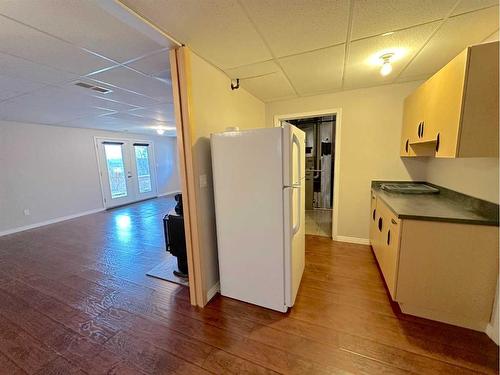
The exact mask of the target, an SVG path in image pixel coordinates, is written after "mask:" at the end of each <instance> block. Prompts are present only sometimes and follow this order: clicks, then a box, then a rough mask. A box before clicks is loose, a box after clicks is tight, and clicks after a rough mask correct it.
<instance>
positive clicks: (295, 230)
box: [292, 184, 302, 236]
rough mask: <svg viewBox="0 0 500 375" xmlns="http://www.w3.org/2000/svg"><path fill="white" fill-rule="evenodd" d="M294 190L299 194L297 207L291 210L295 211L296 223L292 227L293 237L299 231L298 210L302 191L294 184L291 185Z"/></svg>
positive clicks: (299, 219) (299, 215)
mask: <svg viewBox="0 0 500 375" xmlns="http://www.w3.org/2000/svg"><path fill="white" fill-rule="evenodd" d="M293 188H294V189H297V190H298V192H299V201H298V207H295V208H293V210H294V211H295V212H294V214H296V215H297V223H296V224H295V225H293V226H292V236H295V234H296V233H297V232H298V231H299V229H300V226H301V222H300V221H301V216H302V215H301V214H300V208H301V207H302V189H301V186H300V184H294V185H293ZM292 204H293V197H292Z"/></svg>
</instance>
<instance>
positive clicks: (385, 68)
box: [380, 53, 394, 77]
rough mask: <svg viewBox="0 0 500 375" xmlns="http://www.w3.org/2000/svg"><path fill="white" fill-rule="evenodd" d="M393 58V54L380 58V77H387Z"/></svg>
mask: <svg viewBox="0 0 500 375" xmlns="http://www.w3.org/2000/svg"><path fill="white" fill-rule="evenodd" d="M393 56H394V53H386V54H384V55H382V56H380V60H382V67H381V68H380V74H381V75H382V76H384V77H385V76H387V75H389V74H391V72H392V64H391V59H392V57H393Z"/></svg>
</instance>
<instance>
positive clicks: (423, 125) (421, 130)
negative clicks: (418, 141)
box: [420, 121, 425, 138]
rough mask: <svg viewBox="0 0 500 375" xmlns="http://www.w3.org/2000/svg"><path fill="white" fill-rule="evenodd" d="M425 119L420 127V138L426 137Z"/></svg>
mask: <svg viewBox="0 0 500 375" xmlns="http://www.w3.org/2000/svg"><path fill="white" fill-rule="evenodd" d="M424 128H425V121H422V128H421V129H420V138H423V137H424Z"/></svg>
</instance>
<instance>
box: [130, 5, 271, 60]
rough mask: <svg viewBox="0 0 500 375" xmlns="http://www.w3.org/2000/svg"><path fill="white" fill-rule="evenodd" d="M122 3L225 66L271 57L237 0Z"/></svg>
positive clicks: (199, 52)
mask: <svg viewBox="0 0 500 375" xmlns="http://www.w3.org/2000/svg"><path fill="white" fill-rule="evenodd" d="M122 3H123V4H125V5H126V6H128V7H129V8H130V9H132V10H134V11H135V12H137V13H138V14H140V15H141V16H143V17H145V18H146V19H148V20H149V21H150V22H152V23H153V24H154V25H156V26H157V27H158V28H160V29H161V30H163V31H164V32H166V33H167V34H169V35H171V36H173V37H174V38H175V39H176V40H178V41H179V42H181V43H184V44H186V45H188V46H190V48H191V49H192V50H193V51H194V52H196V53H198V54H199V55H200V56H203V57H204V58H205V59H207V60H209V61H210V62H212V63H214V64H215V65H216V66H218V67H219V68H221V69H226V68H231V67H235V66H240V65H245V64H251V63H255V62H259V61H265V60H269V59H271V55H270V53H269V51H268V49H267V47H266V45H265V44H264V42H263V41H262V39H261V38H260V36H259V34H258V33H257V31H256V30H255V28H254V27H253V25H252V24H251V22H250V20H249V19H248V17H247V16H246V14H245V12H244V11H243V9H242V8H241V7H240V6H239V5H238V2H237V1H236V0H204V1H199V0H184V1H178V0H156V1H150V0H122ZM163 10H164V11H163Z"/></svg>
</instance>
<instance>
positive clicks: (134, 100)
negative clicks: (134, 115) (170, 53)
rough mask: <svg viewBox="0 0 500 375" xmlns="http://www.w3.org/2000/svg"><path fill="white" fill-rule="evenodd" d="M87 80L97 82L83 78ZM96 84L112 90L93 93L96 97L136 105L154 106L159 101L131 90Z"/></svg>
mask: <svg viewBox="0 0 500 375" xmlns="http://www.w3.org/2000/svg"><path fill="white" fill-rule="evenodd" d="M87 81H90V82H92V83H94V84H95V83H97V82H95V81H92V80H85V82H87ZM98 84H99V86H102V87H105V88H109V89H111V90H112V91H111V92H110V93H108V94H95V96H96V97H100V98H104V99H111V100H114V101H117V102H120V103H125V104H130V105H133V106H138V107H147V106H154V105H156V104H158V103H160V101H158V100H155V99H153V98H150V97H149V96H144V95H140V94H134V93H133V92H130V91H126V90H122V89H120V88H118V87H113V86H109V85H106V84H104V83H100V82H99V83H98Z"/></svg>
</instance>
